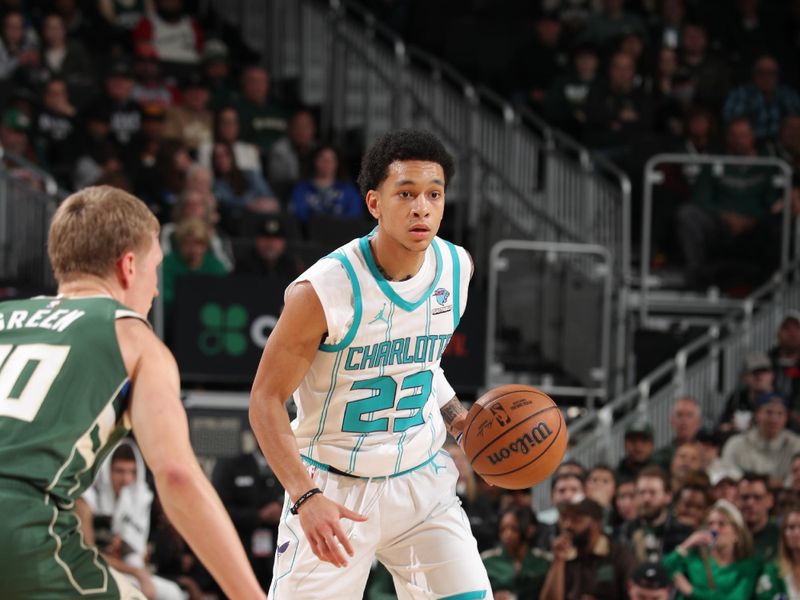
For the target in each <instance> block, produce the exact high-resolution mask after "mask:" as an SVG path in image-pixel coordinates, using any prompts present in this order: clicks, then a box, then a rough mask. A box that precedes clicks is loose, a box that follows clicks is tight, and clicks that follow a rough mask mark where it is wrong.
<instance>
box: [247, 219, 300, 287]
mask: <svg viewBox="0 0 800 600" xmlns="http://www.w3.org/2000/svg"><path fill="white" fill-rule="evenodd" d="M252 219H253V221H254V222H255V223H254V225H255V227H256V230H255V232H254V233H255V235H254V239H253V246H252V247H251V248H250V251H249V253H248V254H247V255H246V256H244V257H243V258H242V259H241V260H240V261H239V262H238V264H237V266H236V273H238V274H250V275H258V276H260V277H268V278H271V279H278V280H285V281H286V283H287V284H288V283H289V282H290V281H292V280H293V279H295V278H296V277H298V276H299V275H300V273H302V272H303V265H302V263H301V262H300V261H299V260H298V259H297V257H296V256H294V255H293V254H292V253H291V252H289V250H288V243H287V239H286V225H285V217H283V216H281V215H258V216H254V217H253V218H252Z"/></svg>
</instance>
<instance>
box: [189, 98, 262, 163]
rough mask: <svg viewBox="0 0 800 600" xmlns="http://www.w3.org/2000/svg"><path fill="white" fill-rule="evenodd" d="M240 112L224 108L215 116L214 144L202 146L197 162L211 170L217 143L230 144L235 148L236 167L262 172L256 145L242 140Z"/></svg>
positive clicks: (208, 143) (198, 152) (227, 107)
mask: <svg viewBox="0 0 800 600" xmlns="http://www.w3.org/2000/svg"><path fill="white" fill-rule="evenodd" d="M240 134H241V127H240V121H239V112H238V111H237V110H236V108H234V107H233V106H223V107H222V108H220V109H219V110H218V111H217V112H216V114H215V115H214V142H207V143H205V144H201V145H200V148H199V149H198V151H197V162H199V163H200V164H201V165H203V166H204V167H207V168H211V154H212V151H213V150H214V143H215V142H222V143H225V144H229V145H230V146H231V148H233V155H234V157H235V158H236V165H237V166H238V167H239V168H240V169H242V170H243V171H255V172H257V173H261V172H262V167H261V155H260V154H259V150H258V147H257V146H256V145H255V144H251V143H249V142H245V141H243V140H242V138H241V135H240Z"/></svg>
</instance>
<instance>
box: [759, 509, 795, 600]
mask: <svg viewBox="0 0 800 600" xmlns="http://www.w3.org/2000/svg"><path fill="white" fill-rule="evenodd" d="M798 597H800V507H798V506H797V505H795V506H793V507H792V508H790V509H789V510H788V511H787V512H786V514H785V515H784V517H783V520H782V521H781V527H780V539H779V542H778V556H777V557H776V558H775V560H772V561H770V562H768V563H767V564H766V565H765V566H764V572H763V574H762V575H761V577H760V578H759V580H758V585H757V586H756V596H755V598H756V600H778V599H780V598H798Z"/></svg>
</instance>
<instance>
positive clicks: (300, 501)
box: [289, 488, 322, 515]
mask: <svg viewBox="0 0 800 600" xmlns="http://www.w3.org/2000/svg"><path fill="white" fill-rule="evenodd" d="M321 493H322V490H321V489H319V488H311V489H310V490H308V491H307V492H306V493H305V494H303V495H302V496H300V497H299V498H298V499H297V502H295V503H294V504H293V505H292V508H290V509H289V512H290V513H292V514H293V515H296V514H297V511H298V509H299V508H300V507H301V506H303V503H304V502H305V501H306V500H308V499H309V498H311V496H316V495H317V494H321Z"/></svg>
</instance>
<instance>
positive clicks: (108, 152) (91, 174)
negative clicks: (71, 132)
mask: <svg viewBox="0 0 800 600" xmlns="http://www.w3.org/2000/svg"><path fill="white" fill-rule="evenodd" d="M110 116H111V115H110V113H109V109H108V106H107V105H102V104H101V105H99V106H98V107H97V110H91V111H87V112H86V113H85V114H84V115H83V117H82V124H83V139H82V140H81V143H80V144H79V145H78V148H76V149H75V155H76V160H75V165H74V168H73V170H72V187H73V188H74V189H81V188H84V187H86V186H89V185H92V184H94V183H95V182H96V181H98V180H99V179H100V178H102V177H105V176H107V175H109V174H111V173H116V172H118V171H120V170H121V169H122V162H121V159H120V156H119V150H118V148H117V145H116V144H115V143H114V141H113V138H112V136H111V123H110Z"/></svg>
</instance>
